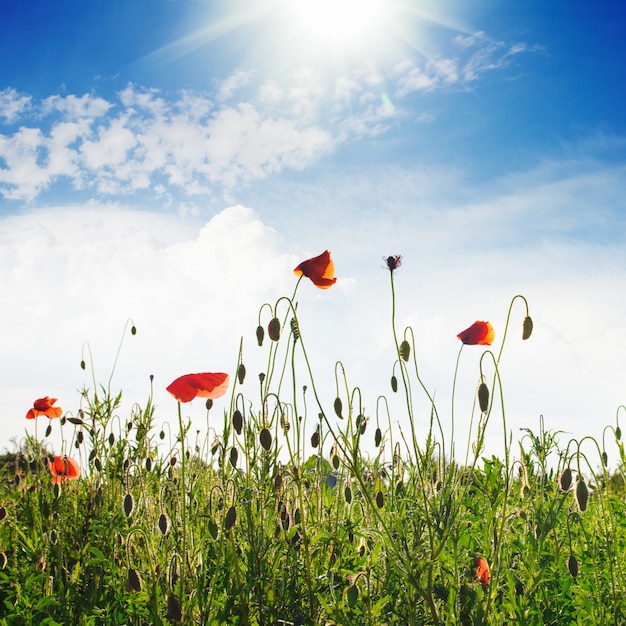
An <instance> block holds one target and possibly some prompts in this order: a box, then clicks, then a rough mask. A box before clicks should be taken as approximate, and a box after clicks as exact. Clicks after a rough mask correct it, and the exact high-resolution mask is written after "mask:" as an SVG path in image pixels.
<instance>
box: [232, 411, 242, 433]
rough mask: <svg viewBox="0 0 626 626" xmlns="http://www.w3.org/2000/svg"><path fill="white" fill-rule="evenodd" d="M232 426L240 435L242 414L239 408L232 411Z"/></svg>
mask: <svg viewBox="0 0 626 626" xmlns="http://www.w3.org/2000/svg"><path fill="white" fill-rule="evenodd" d="M233 428H234V429H235V432H236V433H237V434H238V435H241V431H242V429H243V414H242V413H241V411H240V410H239V409H235V412H234V413H233Z"/></svg>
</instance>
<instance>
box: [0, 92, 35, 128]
mask: <svg viewBox="0 0 626 626" xmlns="http://www.w3.org/2000/svg"><path fill="white" fill-rule="evenodd" d="M32 99H33V98H32V96H30V95H28V94H21V93H19V92H18V91H17V90H16V89H13V88H11V87H8V88H6V89H3V90H2V91H0V116H2V117H3V118H4V119H5V121H6V123H7V124H12V123H13V122H14V121H15V120H17V119H18V118H19V117H20V115H22V114H23V113H24V112H25V111H27V110H28V109H29V107H30V105H31V101H32Z"/></svg>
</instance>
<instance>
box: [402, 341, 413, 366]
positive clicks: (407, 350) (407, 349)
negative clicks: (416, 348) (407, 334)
mask: <svg viewBox="0 0 626 626" xmlns="http://www.w3.org/2000/svg"><path fill="white" fill-rule="evenodd" d="M410 354H411V346H410V344H409V342H408V341H407V340H406V339H405V340H404V341H403V342H402V343H401V344H400V356H401V357H402V360H404V361H408V360H409V355H410Z"/></svg>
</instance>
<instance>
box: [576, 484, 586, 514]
mask: <svg viewBox="0 0 626 626" xmlns="http://www.w3.org/2000/svg"><path fill="white" fill-rule="evenodd" d="M588 501H589V489H587V485H586V484H585V481H584V480H583V479H582V478H581V479H579V481H578V483H577V484H576V503H577V504H578V508H579V510H580V512H581V513H583V512H584V511H586V510H587V502H588Z"/></svg>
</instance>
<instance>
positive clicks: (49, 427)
mask: <svg viewBox="0 0 626 626" xmlns="http://www.w3.org/2000/svg"><path fill="white" fill-rule="evenodd" d="M51 432H52V424H48V426H47V427H46V434H45V435H44V437H49V436H50V433H51Z"/></svg>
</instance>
